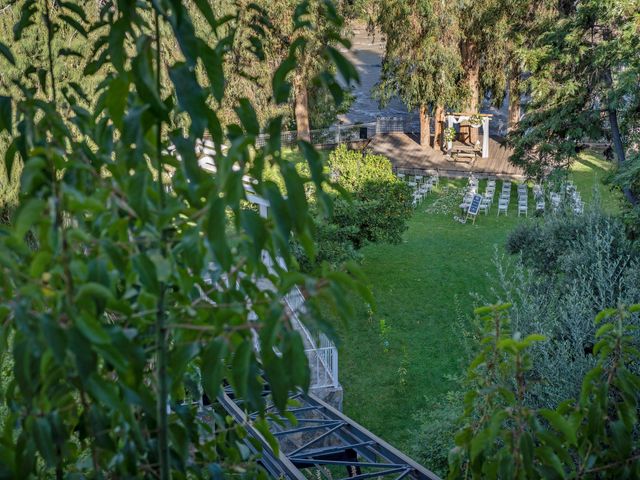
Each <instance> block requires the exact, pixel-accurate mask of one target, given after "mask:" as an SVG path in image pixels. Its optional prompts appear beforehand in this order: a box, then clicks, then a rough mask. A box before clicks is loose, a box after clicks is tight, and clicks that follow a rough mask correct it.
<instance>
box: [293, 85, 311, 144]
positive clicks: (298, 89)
mask: <svg viewBox="0 0 640 480" xmlns="http://www.w3.org/2000/svg"><path fill="white" fill-rule="evenodd" d="M293 87H294V93H295V114H296V131H297V133H298V140H306V141H307V142H310V141H311V133H310V131H309V100H308V96H307V85H306V83H305V82H304V78H302V77H301V76H296V77H295V79H294V81H293Z"/></svg>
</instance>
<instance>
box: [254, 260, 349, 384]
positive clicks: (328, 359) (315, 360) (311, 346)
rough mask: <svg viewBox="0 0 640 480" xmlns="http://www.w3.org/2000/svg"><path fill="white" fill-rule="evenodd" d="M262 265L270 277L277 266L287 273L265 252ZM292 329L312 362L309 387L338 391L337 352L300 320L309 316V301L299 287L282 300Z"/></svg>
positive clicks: (322, 337)
mask: <svg viewBox="0 0 640 480" xmlns="http://www.w3.org/2000/svg"><path fill="white" fill-rule="evenodd" d="M262 261H263V263H264V264H265V265H266V267H267V269H268V270H269V272H270V273H275V269H274V265H275V263H277V264H278V266H280V268H282V269H284V270H286V269H287V266H286V264H285V262H284V260H283V259H282V258H281V257H276V259H275V262H274V260H273V258H272V257H271V255H269V254H268V253H267V252H262ZM283 301H284V304H285V307H286V308H287V311H288V312H287V313H288V317H289V321H290V322H291V326H292V327H293V328H295V329H296V330H297V331H298V332H299V333H300V334H301V335H302V337H303V341H304V343H305V353H306V355H307V359H308V360H309V370H310V373H311V382H310V387H311V388H312V389H314V388H325V387H333V388H337V387H338V386H339V385H340V383H339V381H338V348H337V347H336V346H335V344H334V343H333V341H332V340H331V339H330V338H329V337H328V336H327V335H325V334H324V333H322V332H320V331H316V332H313V333H312V332H311V331H310V330H309V329H308V328H307V327H306V325H305V324H304V323H303V322H302V321H301V320H300V317H301V316H304V315H305V314H306V312H307V309H306V299H305V298H304V295H303V294H302V292H301V291H300V289H299V288H298V287H297V286H294V287H293V288H292V289H291V290H290V291H289V293H287V294H286V295H285V296H284V298H283Z"/></svg>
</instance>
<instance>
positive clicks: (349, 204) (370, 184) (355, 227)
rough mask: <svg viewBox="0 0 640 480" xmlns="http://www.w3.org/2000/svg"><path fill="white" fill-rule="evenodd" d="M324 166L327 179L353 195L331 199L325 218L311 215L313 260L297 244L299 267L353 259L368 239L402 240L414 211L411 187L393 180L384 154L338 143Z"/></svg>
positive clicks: (398, 241)
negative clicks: (358, 149)
mask: <svg viewBox="0 0 640 480" xmlns="http://www.w3.org/2000/svg"><path fill="white" fill-rule="evenodd" d="M328 165H329V169H330V175H331V178H332V179H333V180H334V181H335V182H336V183H337V184H338V185H339V186H340V187H341V188H343V189H345V190H347V191H348V192H349V193H350V196H351V199H350V200H346V199H344V198H335V200H334V206H333V212H332V214H331V215H330V216H329V217H328V218H325V217H324V216H321V215H320V214H319V213H318V214H317V215H316V216H315V225H316V229H315V230H316V231H315V237H314V239H315V242H316V246H317V250H318V254H317V257H316V260H315V262H312V261H311V260H310V259H309V258H308V257H307V256H306V255H305V254H304V251H303V250H302V249H300V248H298V249H296V252H298V254H299V256H298V257H297V259H298V262H299V264H300V266H301V268H302V269H303V271H309V270H313V269H314V268H316V267H317V266H318V265H319V264H320V263H322V262H323V261H326V262H328V263H330V264H331V265H332V266H334V267H335V266H338V265H340V264H341V263H343V262H344V261H346V260H352V259H356V258H358V254H357V251H358V250H359V249H361V248H362V247H364V246H365V245H366V244H367V243H378V242H387V243H392V244H394V243H400V241H401V240H402V234H403V233H404V231H405V230H406V229H407V220H408V218H409V217H410V216H411V213H412V211H413V207H412V197H411V189H410V188H409V186H408V185H406V184H405V183H404V182H401V181H398V180H397V179H396V177H395V175H394V174H393V171H392V169H391V162H390V161H389V160H388V159H387V158H386V157H383V156H380V155H369V154H364V155H363V154H362V153H361V152H358V151H353V150H348V149H347V148H346V146H344V145H341V146H339V147H338V148H336V149H335V150H334V151H333V152H331V154H330V155H329V160H328Z"/></svg>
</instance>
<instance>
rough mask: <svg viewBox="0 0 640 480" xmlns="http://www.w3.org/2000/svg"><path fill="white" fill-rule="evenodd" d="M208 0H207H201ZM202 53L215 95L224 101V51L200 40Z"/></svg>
mask: <svg viewBox="0 0 640 480" xmlns="http://www.w3.org/2000/svg"><path fill="white" fill-rule="evenodd" d="M200 1H206V0H200ZM200 54H201V55H202V62H203V63H204V69H205V72H207V78H208V79H209V84H210V85H211V90H212V91H213V97H214V98H215V99H216V100H217V101H218V102H220V101H222V97H224V89H225V85H226V83H225V78H224V69H223V68H222V53H221V52H220V51H219V49H217V48H216V49H215V50H214V49H212V48H211V47H209V46H208V45H207V44H206V43H205V42H204V41H202V40H201V41H200Z"/></svg>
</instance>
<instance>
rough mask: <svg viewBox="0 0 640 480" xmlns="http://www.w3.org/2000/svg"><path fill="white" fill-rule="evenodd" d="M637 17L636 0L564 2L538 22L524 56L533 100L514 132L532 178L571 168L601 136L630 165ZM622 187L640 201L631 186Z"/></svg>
mask: <svg viewBox="0 0 640 480" xmlns="http://www.w3.org/2000/svg"><path fill="white" fill-rule="evenodd" d="M639 19H640V1H638V0H582V1H579V2H576V3H571V4H564V3H561V4H559V6H558V7H557V8H556V10H555V16H554V17H552V18H551V19H545V20H544V22H543V24H542V25H541V26H540V27H539V30H540V32H541V33H540V35H539V37H538V38H537V39H536V42H535V44H534V46H535V48H533V49H531V50H530V51H529V52H528V54H527V56H526V59H525V60H526V67H527V69H528V70H529V71H530V72H531V76H530V77H529V79H528V80H527V87H528V90H529V91H530V93H531V102H530V104H529V105H528V108H527V110H528V111H527V115H526V116H525V117H524V118H523V120H522V122H521V125H520V127H519V129H518V130H517V132H514V135H513V136H512V140H513V143H514V146H515V153H514V155H513V157H512V161H513V162H514V163H515V164H517V165H520V166H522V167H523V168H524V169H525V171H526V172H527V173H528V174H529V175H531V176H536V177H540V176H543V175H545V174H546V173H547V172H548V171H549V169H552V168H555V167H566V166H568V165H570V164H571V162H572V161H573V160H574V159H575V158H576V155H577V153H578V152H579V151H580V149H581V148H582V145H583V144H584V142H585V141H590V140H600V139H603V138H605V139H607V140H610V141H611V144H612V150H613V153H614V155H615V158H616V160H617V163H618V165H620V166H622V165H624V164H625V160H626V157H627V150H628V149H629V147H630V145H629V143H628V139H629V135H630V134H631V133H632V132H633V128H634V125H633V122H626V123H622V122H621V116H624V115H625V114H626V113H627V112H629V111H630V108H629V107H633V106H637V105H638V103H639V102H640V100H639V99H638V96H639V92H638V88H637V82H638V78H639V75H640V61H639V60H638V51H640V26H639V25H640V23H639ZM631 110H633V108H632V109H631ZM623 190H624V193H625V197H626V199H627V200H628V201H629V202H630V203H631V204H632V205H635V204H637V203H638V200H637V196H636V195H635V194H634V193H633V191H632V190H631V189H630V188H629V187H628V186H624V187H623Z"/></svg>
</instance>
